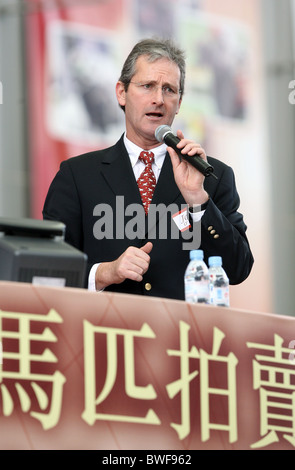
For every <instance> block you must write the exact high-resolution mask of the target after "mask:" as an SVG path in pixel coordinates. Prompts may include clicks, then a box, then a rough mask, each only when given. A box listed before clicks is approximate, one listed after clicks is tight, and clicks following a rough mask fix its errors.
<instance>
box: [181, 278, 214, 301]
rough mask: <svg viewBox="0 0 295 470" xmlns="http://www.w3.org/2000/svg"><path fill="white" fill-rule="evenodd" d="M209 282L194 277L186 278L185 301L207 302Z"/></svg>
mask: <svg viewBox="0 0 295 470" xmlns="http://www.w3.org/2000/svg"><path fill="white" fill-rule="evenodd" d="M209 298H210V294H209V284H208V282H207V281H198V282H196V281H195V280H194V279H190V280H187V281H186V283H185V300H186V301H187V302H192V303H194V304H196V303H206V304H209Z"/></svg>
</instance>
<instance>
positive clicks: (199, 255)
mask: <svg viewBox="0 0 295 470" xmlns="http://www.w3.org/2000/svg"><path fill="white" fill-rule="evenodd" d="M190 259H191V260H192V259H201V260H203V259H204V252H203V250H191V252H190Z"/></svg>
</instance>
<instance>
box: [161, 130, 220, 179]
mask: <svg viewBox="0 0 295 470" xmlns="http://www.w3.org/2000/svg"><path fill="white" fill-rule="evenodd" d="M155 137H156V139H157V141H158V142H165V144H167V145H168V146H169V147H172V148H173V149H174V150H175V152H176V153H177V155H178V156H179V157H180V159H182V158H183V159H184V160H185V161H187V162H188V163H190V164H191V165H192V166H193V167H194V168H196V169H197V170H198V171H200V172H201V173H202V174H203V175H204V176H214V178H215V179H218V178H217V176H216V175H214V173H213V171H214V168H213V166H211V165H209V163H208V162H206V161H205V160H203V158H201V157H200V156H199V155H193V156H190V155H183V154H182V153H181V151H180V150H179V148H177V147H176V146H177V144H178V142H180V139H179V138H178V137H177V136H176V135H174V134H173V132H172V129H171V127H169V126H167V125H163V126H159V127H157V129H156V130H155Z"/></svg>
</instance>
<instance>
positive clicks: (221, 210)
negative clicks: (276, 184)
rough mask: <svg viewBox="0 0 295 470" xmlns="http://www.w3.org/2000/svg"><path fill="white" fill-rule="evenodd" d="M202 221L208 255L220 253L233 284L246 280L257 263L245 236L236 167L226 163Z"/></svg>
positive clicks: (203, 245)
mask: <svg viewBox="0 0 295 470" xmlns="http://www.w3.org/2000/svg"><path fill="white" fill-rule="evenodd" d="M208 192H209V195H210V200H209V203H208V206H207V208H206V211H205V213H204V215H203V217H202V222H201V226H202V229H201V247H202V249H203V250H204V253H205V255H206V262H207V263H208V258H209V256H221V257H222V262H223V267H224V270H225V271H226V273H227V275H228V277H229V280H230V284H239V283H241V282H243V281H244V280H245V279H246V278H247V277H248V276H249V274H250V272H251V269H252V265H253V262H254V259H253V255H252V252H251V249H250V246H249V242H248V239H247V236H246V230H247V227H246V224H245V223H244V220H243V215H242V214H241V213H240V212H238V209H239V206H240V198H239V195H238V192H237V189H236V184H235V177H234V173H233V170H232V169H231V168H230V167H229V166H224V167H223V170H222V173H221V175H220V176H219V180H218V183H217V185H216V186H215V188H213V187H212V188H211V190H210V189H209V191H208Z"/></svg>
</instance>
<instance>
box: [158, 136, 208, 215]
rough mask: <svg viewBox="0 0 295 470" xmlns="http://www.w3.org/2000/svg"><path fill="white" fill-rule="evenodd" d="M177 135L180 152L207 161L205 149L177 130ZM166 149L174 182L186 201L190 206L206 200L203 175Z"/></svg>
mask: <svg viewBox="0 0 295 470" xmlns="http://www.w3.org/2000/svg"><path fill="white" fill-rule="evenodd" d="M177 137H178V138H179V139H180V142H179V143H178V144H177V147H178V148H179V150H181V153H183V154H185V155H188V156H193V155H199V156H200V157H201V158H203V160H205V161H207V157H206V153H205V150H204V149H203V148H202V147H201V146H200V144H197V143H196V142H194V141H193V140H188V139H185V138H184V135H183V133H182V132H181V131H177ZM167 150H168V152H169V155H170V158H171V162H172V166H173V172H174V178H175V182H176V184H177V186H178V187H179V190H180V192H181V194H182V195H183V197H184V199H185V201H186V203H187V204H188V205H189V206H190V207H192V206H193V205H197V204H204V203H205V202H207V201H208V198H209V196H208V194H207V192H206V191H205V190H204V186H203V185H204V179H205V176H204V175H203V174H202V173H201V172H200V171H198V170H197V169H196V168H194V167H193V166H192V165H190V164H189V163H188V162H186V161H185V160H183V159H182V160H181V161H180V159H179V156H178V155H177V153H176V152H175V150H173V149H172V148H171V147H168V148H167Z"/></svg>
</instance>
